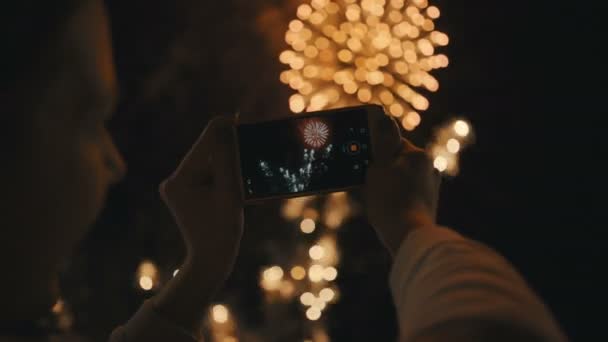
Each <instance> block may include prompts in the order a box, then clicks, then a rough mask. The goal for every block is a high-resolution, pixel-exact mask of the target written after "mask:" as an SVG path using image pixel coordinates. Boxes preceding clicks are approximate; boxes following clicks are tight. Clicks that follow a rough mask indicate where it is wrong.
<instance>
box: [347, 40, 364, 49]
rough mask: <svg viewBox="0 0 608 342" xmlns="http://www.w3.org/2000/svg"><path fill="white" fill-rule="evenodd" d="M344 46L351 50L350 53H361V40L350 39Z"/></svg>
mask: <svg viewBox="0 0 608 342" xmlns="http://www.w3.org/2000/svg"><path fill="white" fill-rule="evenodd" d="M346 45H347V46H348V48H349V49H351V51H354V52H358V51H361V48H362V47H363V45H362V44H361V40H359V39H357V38H350V39H349V40H348V41H347V42H346Z"/></svg>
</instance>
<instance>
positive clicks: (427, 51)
mask: <svg viewBox="0 0 608 342" xmlns="http://www.w3.org/2000/svg"><path fill="white" fill-rule="evenodd" d="M418 49H419V50H420V52H422V54H423V55H425V56H431V55H432V54H433V53H434V52H435V48H433V44H431V42H430V41H429V40H428V39H420V40H419V41H418Z"/></svg>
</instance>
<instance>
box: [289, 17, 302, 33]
mask: <svg viewBox="0 0 608 342" xmlns="http://www.w3.org/2000/svg"><path fill="white" fill-rule="evenodd" d="M303 28H304V23H303V22H301V21H300V20H297V19H296V20H292V21H291V22H290V23H289V29H290V30H292V31H293V32H300V31H301V30H302V29H303Z"/></svg>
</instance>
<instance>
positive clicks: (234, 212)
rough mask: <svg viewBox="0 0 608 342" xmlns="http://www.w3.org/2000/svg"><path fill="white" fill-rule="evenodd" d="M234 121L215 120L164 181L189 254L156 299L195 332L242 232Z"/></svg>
mask: <svg viewBox="0 0 608 342" xmlns="http://www.w3.org/2000/svg"><path fill="white" fill-rule="evenodd" d="M234 125H235V122H234V119H232V118H227V117H218V118H215V119H213V120H211V121H210V122H209V124H208V125H207V127H206V128H205V130H204V131H203V133H202V134H201V136H200V138H199V139H198V141H197V142H196V143H195V144H194V145H193V146H192V149H191V150H190V152H188V154H187V155H186V157H185V158H184V159H183V160H182V162H181V164H180V165H179V167H178V168H177V169H176V170H175V172H173V174H172V175H171V176H169V178H167V179H166V180H165V181H164V182H163V183H162V184H161V185H160V193H161V197H162V199H163V201H164V202H165V203H166V204H167V206H168V207H169V209H170V210H171V213H172V214H173V216H174V218H175V221H176V222H177V225H178V226H179V229H180V231H181V233H182V236H183V238H184V242H185V244H186V249H187V258H186V260H185V262H184V264H183V265H182V267H181V268H180V271H179V273H178V274H177V276H176V277H175V278H173V279H172V280H171V281H170V282H169V283H168V284H167V286H166V287H165V288H164V289H163V290H162V291H161V292H160V293H159V294H158V295H157V296H156V297H155V298H154V301H155V302H154V303H155V305H156V308H157V309H158V311H159V312H160V313H161V314H162V315H164V316H165V317H166V318H167V319H169V320H171V321H173V322H174V323H175V324H176V325H178V326H181V327H182V328H184V329H186V330H188V331H192V332H193V333H196V332H198V330H199V325H200V323H201V321H202V318H203V316H204V315H205V312H206V309H207V307H208V305H209V304H210V301H211V299H212V297H213V295H214V294H215V293H216V291H217V290H218V289H219V288H220V287H221V285H222V284H223V283H224V281H225V280H226V278H227V277H228V276H229V275H230V273H231V272H232V268H233V266H234V262H235V260H236V257H237V254H238V250H239V244H240V241H241V236H242V235H243V203H242V200H241V199H242V196H241V187H240V181H239V179H240V178H239V172H238V170H237V162H236V158H237V154H236V141H235V137H234Z"/></svg>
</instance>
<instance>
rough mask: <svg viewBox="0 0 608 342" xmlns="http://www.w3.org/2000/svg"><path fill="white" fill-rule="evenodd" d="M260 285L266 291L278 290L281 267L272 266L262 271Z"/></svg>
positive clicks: (281, 272) (281, 273)
mask: <svg viewBox="0 0 608 342" xmlns="http://www.w3.org/2000/svg"><path fill="white" fill-rule="evenodd" d="M261 278H262V279H261V281H260V285H261V286H262V288H264V289H265V290H267V291H274V290H278V289H279V288H280V286H281V280H282V279H283V269H282V268H281V267H279V266H272V267H269V268H267V269H265V270H264V271H263V272H262V277H261Z"/></svg>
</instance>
